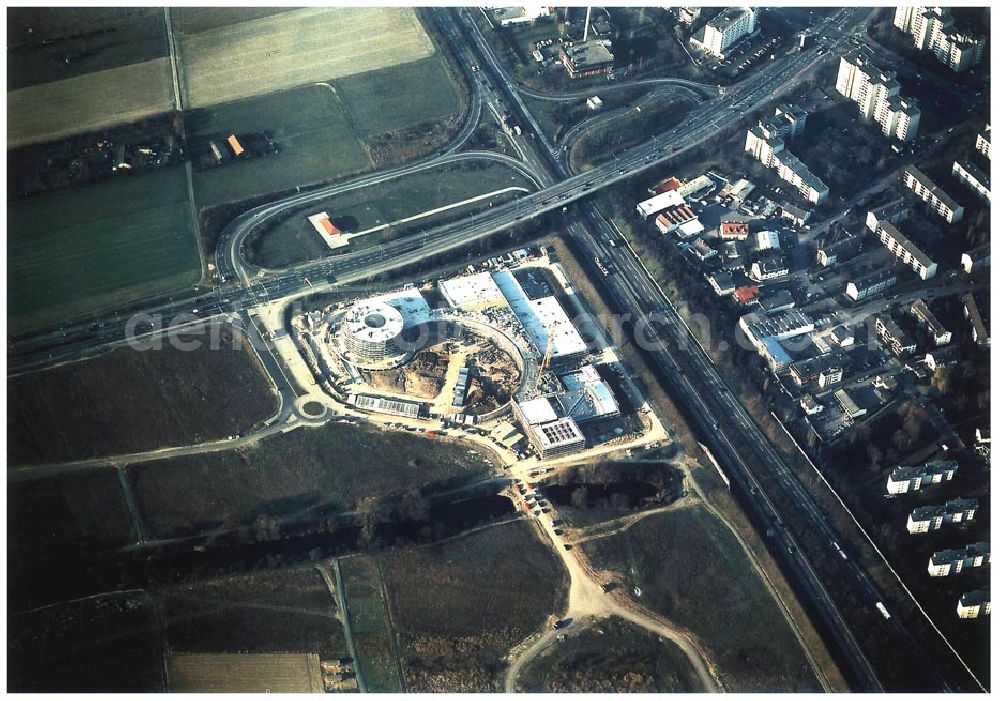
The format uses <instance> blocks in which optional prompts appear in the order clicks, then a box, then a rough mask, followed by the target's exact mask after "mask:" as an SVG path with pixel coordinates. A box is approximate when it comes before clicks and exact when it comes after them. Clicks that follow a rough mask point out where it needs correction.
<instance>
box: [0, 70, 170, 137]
mask: <svg viewBox="0 0 1000 701" xmlns="http://www.w3.org/2000/svg"><path fill="white" fill-rule="evenodd" d="M173 104H174V96H173V88H172V86H171V79H170V60H169V59H167V58H154V59H152V60H150V61H145V62H143V63H134V64H131V65H128V66H121V67H118V68H109V69H107V70H103V71H97V72H95V73H86V74H84V75H78V76H75V77H72V78H66V79H64V80H58V81H56V82H53V83H42V84H38V85H29V86H28V87H24V88H21V89H19V90H14V91H12V92H8V93H7V148H17V147H19V146H25V145H27V144H33V143H38V142H41V141H52V140H55V139H59V138H62V137H65V136H69V135H70V134H77V133H79V132H85V131H92V130H95V129H101V128H103V127H109V126H113V125H115V124H125V123H128V122H134V121H136V120H139V119H143V118H145V117H149V116H151V115H154V114H160V113H162V112H168V111H170V110H171V109H172V108H173Z"/></svg>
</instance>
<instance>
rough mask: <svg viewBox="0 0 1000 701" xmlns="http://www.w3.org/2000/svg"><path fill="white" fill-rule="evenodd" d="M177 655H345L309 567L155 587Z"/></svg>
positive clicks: (332, 612) (328, 601) (326, 594)
mask: <svg viewBox="0 0 1000 701" xmlns="http://www.w3.org/2000/svg"><path fill="white" fill-rule="evenodd" d="M152 595H153V596H154V597H155V598H156V599H158V600H159V601H160V602H161V603H162V606H163V614H164V624H165V637H166V642H167V644H168V645H169V646H170V649H171V650H174V651H178V652H206V653H207V652H241V651H246V652H255V653H266V652H315V653H318V654H319V656H320V658H321V659H324V660H327V659H331V658H341V657H347V656H348V653H347V644H346V640H345V638H344V629H343V626H342V625H341V623H340V621H339V620H338V619H337V606H336V600H335V599H334V598H333V596H332V595H331V594H330V591H329V590H328V589H327V586H326V583H325V581H324V579H323V576H322V574H321V573H320V572H319V571H317V570H316V568H315V567H313V566H312V565H304V566H298V567H289V568H282V569H272V570H261V571H258V572H252V573H249V574H240V575H235V576H231V577H221V578H218V579H210V580H204V581H200V582H192V583H188V584H178V585H176V586H170V587H164V588H160V589H156V590H155V591H153V592H152Z"/></svg>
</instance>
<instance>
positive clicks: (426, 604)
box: [380, 520, 566, 693]
mask: <svg viewBox="0 0 1000 701" xmlns="http://www.w3.org/2000/svg"><path fill="white" fill-rule="evenodd" d="M380 562H381V564H382V572H383V577H384V578H385V585H386V589H387V590H388V593H389V601H390V607H391V610H392V620H393V623H394V625H395V627H396V633H397V635H398V638H399V646H400V654H401V658H402V663H403V674H404V677H405V679H406V687H407V689H408V690H409V691H420V692H431V691H434V692H453V693H455V692H485V691H499V690H500V688H501V682H502V676H503V671H504V669H505V668H506V666H507V665H506V662H505V661H504V657H505V656H506V654H507V652H508V651H509V650H510V648H511V647H513V646H514V645H516V644H517V643H519V642H520V641H522V640H523V639H525V638H526V637H527V636H528V635H530V634H531V633H532V632H534V631H536V630H539V629H540V628H541V627H542V626H543V625H544V623H545V620H546V618H547V617H548V616H549V615H551V614H553V613H555V612H556V611H559V610H560V609H561V608H562V606H563V605H564V601H565V596H566V591H565V587H566V577H565V572H564V570H563V568H562V564H561V563H560V562H559V560H558V559H557V558H556V557H555V555H554V554H553V553H552V551H551V550H550V549H549V548H548V547H547V546H546V545H544V544H543V543H542V542H541V541H539V539H538V536H537V535H536V534H535V532H534V530H533V529H532V527H531V526H530V525H529V524H528V523H526V522H525V521H523V520H518V521H512V522H506V523H503V524H496V525H491V526H488V527H486V528H482V529H479V530H476V531H473V532H471V533H468V534H466V535H462V536H458V537H456V538H452V539H449V540H447V541H443V542H441V543H436V544H433V545H425V546H417V547H409V548H404V549H398V550H391V551H389V552H387V553H385V554H383V555H381V556H380Z"/></svg>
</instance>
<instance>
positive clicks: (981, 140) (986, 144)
mask: <svg viewBox="0 0 1000 701" xmlns="http://www.w3.org/2000/svg"><path fill="white" fill-rule="evenodd" d="M976 150H977V151H979V153H981V154H983V155H984V156H986V157H987V158H990V124H989V122H987V123H986V128H984V129H983V130H982V131H981V132H979V133H978V134H977V135H976ZM990 160H992V158H990Z"/></svg>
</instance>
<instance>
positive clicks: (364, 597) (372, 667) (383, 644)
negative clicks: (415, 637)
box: [338, 555, 404, 693]
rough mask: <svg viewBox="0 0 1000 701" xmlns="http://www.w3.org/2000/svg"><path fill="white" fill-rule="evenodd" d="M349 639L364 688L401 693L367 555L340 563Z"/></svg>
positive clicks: (383, 606) (376, 573) (385, 612)
mask: <svg viewBox="0 0 1000 701" xmlns="http://www.w3.org/2000/svg"><path fill="white" fill-rule="evenodd" d="M338 564H339V567H340V573H341V577H342V579H343V584H344V592H343V593H344V600H345V602H346V605H347V612H346V613H347V617H348V620H349V621H350V626H351V636H352V637H353V639H354V646H355V649H356V650H357V653H358V659H357V660H355V662H356V664H357V670H358V674H359V675H360V677H361V679H362V680H364V683H365V688H366V689H367V690H368V691H370V692H376V693H399V692H401V691H403V690H404V689H403V679H402V677H401V671H400V666H399V653H398V652H397V650H396V641H395V639H394V637H393V632H392V623H391V622H390V620H389V609H388V608H387V607H388V604H387V603H386V602H385V597H384V596H383V592H384V587H383V583H382V573H381V571H380V568H379V564H378V562H377V561H376V560H375V559H374V558H372V557H369V556H368V555H355V556H353V557H348V558H343V559H341V560H340V561H339V563H338Z"/></svg>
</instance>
